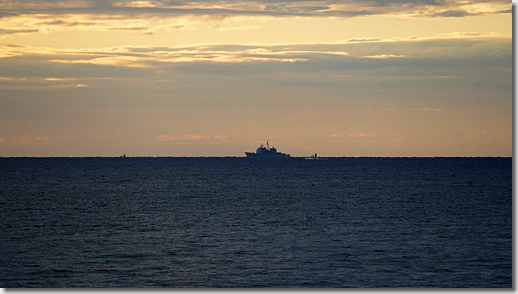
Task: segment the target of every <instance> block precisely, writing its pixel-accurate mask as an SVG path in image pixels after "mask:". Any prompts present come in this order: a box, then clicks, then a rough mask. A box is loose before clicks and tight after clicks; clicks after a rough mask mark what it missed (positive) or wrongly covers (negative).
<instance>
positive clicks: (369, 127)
mask: <svg viewBox="0 0 518 294" xmlns="http://www.w3.org/2000/svg"><path fill="white" fill-rule="evenodd" d="M512 29H513V28H512V2H510V1H500V0H496V1H486V0H470V1H467V0H294V1H284V0H256V1H225V0H221V1H214V0H192V1H188V0H156V1H130V0H21V1H11V0H0V156H2V157H10V156H121V155H123V154H126V155H127V156H244V155H245V153H244V152H245V151H248V152H251V151H255V149H256V148H257V147H259V145H260V144H261V143H266V141H267V140H268V141H269V143H270V146H271V145H274V146H275V147H276V148H277V149H278V151H281V152H284V153H289V154H291V155H292V156H309V155H311V154H314V153H318V155H319V156H354V157H358V156H383V157H385V156H395V157H400V156H432V157H433V156H512V136H513V131H512V130H513V91H512V90H513V75H512V73H513V60H512V56H513V52H512Z"/></svg>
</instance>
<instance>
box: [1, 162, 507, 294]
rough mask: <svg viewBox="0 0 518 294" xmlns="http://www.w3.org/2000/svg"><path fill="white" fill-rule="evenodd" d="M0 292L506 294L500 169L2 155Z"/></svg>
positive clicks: (503, 172) (495, 165) (503, 165)
mask: <svg viewBox="0 0 518 294" xmlns="http://www.w3.org/2000/svg"><path fill="white" fill-rule="evenodd" d="M0 212H1V215H0V216H1V218H0V225H1V229H2V235H1V242H0V252H1V254H0V262H1V267H0V287H4V288H11V287H52V288H57V287H138V288H143V287H275V288H278V287H310V288H318V287H331V288H339V287H448V288H453V287H479V288H491V287H506V288H510V287H512V159H511V158H336V159H329V160H321V161H309V160H302V159H291V160H277V161H257V160H247V159H245V158H0Z"/></svg>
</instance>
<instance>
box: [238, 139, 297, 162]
mask: <svg viewBox="0 0 518 294" xmlns="http://www.w3.org/2000/svg"><path fill="white" fill-rule="evenodd" d="M245 154H246V157H247V158H289V157H290V155H289V154H286V153H281V152H278V151H277V149H275V147H273V146H272V148H270V143H269V142H268V141H266V147H264V145H263V144H261V146H260V147H259V148H257V150H256V151H255V153H253V152H245Z"/></svg>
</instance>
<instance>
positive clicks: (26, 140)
mask: <svg viewBox="0 0 518 294" xmlns="http://www.w3.org/2000/svg"><path fill="white" fill-rule="evenodd" d="M16 141H17V142H19V143H20V144H22V145H34V144H38V143H44V142H49V141H50V139H49V138H45V137H23V136H18V137H16Z"/></svg>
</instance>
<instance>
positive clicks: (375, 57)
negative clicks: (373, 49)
mask: <svg viewBox="0 0 518 294" xmlns="http://www.w3.org/2000/svg"><path fill="white" fill-rule="evenodd" d="M402 57H405V55H394V54H378V55H370V56H363V58H373V59H387V58H402Z"/></svg>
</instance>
